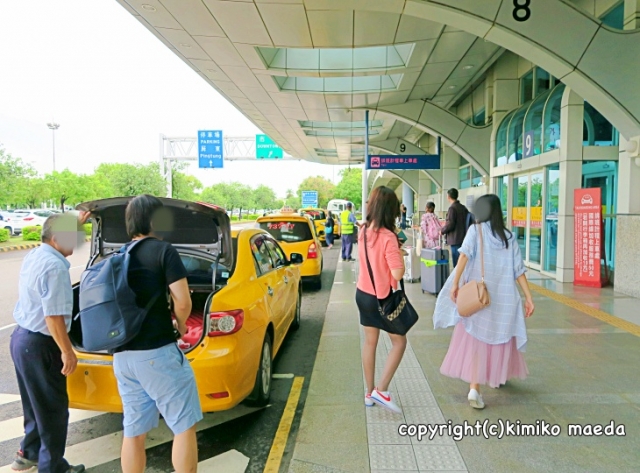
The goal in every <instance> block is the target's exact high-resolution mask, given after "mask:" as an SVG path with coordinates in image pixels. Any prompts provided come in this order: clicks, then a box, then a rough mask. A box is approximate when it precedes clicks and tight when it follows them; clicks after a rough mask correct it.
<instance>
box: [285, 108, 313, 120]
mask: <svg viewBox="0 0 640 473" xmlns="http://www.w3.org/2000/svg"><path fill="white" fill-rule="evenodd" d="M280 111H281V112H282V114H283V115H284V116H285V117H286V118H293V119H295V120H306V119H307V114H306V113H304V110H303V109H302V108H284V107H280Z"/></svg>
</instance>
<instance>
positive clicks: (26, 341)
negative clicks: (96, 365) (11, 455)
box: [11, 213, 89, 473]
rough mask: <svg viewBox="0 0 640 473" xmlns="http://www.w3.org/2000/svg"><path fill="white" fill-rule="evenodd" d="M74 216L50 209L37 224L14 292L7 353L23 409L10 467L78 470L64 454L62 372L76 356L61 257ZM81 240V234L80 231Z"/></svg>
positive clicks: (72, 241) (73, 233)
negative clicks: (36, 240)
mask: <svg viewBox="0 0 640 473" xmlns="http://www.w3.org/2000/svg"><path fill="white" fill-rule="evenodd" d="M88 216H89V215H88V214H86V213H83V214H81V215H80V216H79V217H78V219H77V220H76V218H74V217H72V216H70V215H69V214H54V215H52V216H50V217H49V218H47V220H46V221H45V223H44V225H43V226H42V245H41V246H40V247H38V248H36V249H35V250H32V251H31V252H30V253H29V254H27V256H26V257H25V259H24V262H23V263H22V269H21V270H20V282H19V295H18V303H17V304H16V307H15V310H14V313H13V316H14V318H15V320H16V322H17V324H18V326H17V327H16V329H15V331H14V332H13V334H12V335H11V357H12V358H13V363H14V365H15V369H16V376H17V378H18V387H19V389H20V397H21V400H22V409H23V411H24V426H25V436H24V439H23V440H22V443H21V444H20V451H19V452H18V454H17V456H16V459H15V461H14V462H13V465H11V468H12V469H13V470H16V471H27V470H31V469H33V468H34V467H36V466H37V467H38V471H39V472H40V473H78V472H83V471H84V470H85V468H84V466H83V465H77V466H71V465H69V463H68V462H67V461H66V460H65V459H64V451H65V444H66V440H67V427H68V424H69V397H68V394H67V378H66V377H67V376H69V375H70V374H71V373H73V372H74V370H75V369H76V365H77V363H78V360H77V358H76V355H75V353H74V352H73V348H72V346H71V341H70V340H69V335H68V333H69V329H70V328H71V316H72V312H73V291H72V289H71V277H70V275H69V266H70V264H69V262H68V261H67V259H66V258H67V257H68V256H71V255H72V254H73V250H74V248H75V246H76V244H77V242H78V232H77V222H78V221H79V222H80V223H84V222H85V221H86V220H87V218H88ZM82 238H83V239H84V234H83V236H82Z"/></svg>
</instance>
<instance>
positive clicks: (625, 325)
mask: <svg viewBox="0 0 640 473" xmlns="http://www.w3.org/2000/svg"><path fill="white" fill-rule="evenodd" d="M529 287H530V288H531V290H532V291H535V292H537V293H538V294H541V295H543V296H545V297H548V298H549V299H553V300H554V301H556V302H560V303H561V304H563V305H566V306H567V307H571V308H572V309H576V310H579V311H580V312H582V313H583V314H586V315H588V316H590V317H593V318H595V319H598V320H601V321H602V322H605V323H607V324H609V325H613V326H614V327H617V328H620V329H622V330H625V331H626V332H629V333H630V334H632V335H635V336H636V337H640V325H636V324H634V323H631V322H628V321H626V320H623V319H620V318H618V317H616V316H614V315H611V314H608V313H606V312H604V311H602V310H600V309H596V308H595V307H591V306H588V305H586V304H583V303H582V302H578V301H576V300H575V299H572V298H570V297H567V296H564V295H562V294H558V293H557V292H555V291H551V290H549V289H546V288H544V287H542V286H538V285H537V284H533V283H531V282H530V283H529Z"/></svg>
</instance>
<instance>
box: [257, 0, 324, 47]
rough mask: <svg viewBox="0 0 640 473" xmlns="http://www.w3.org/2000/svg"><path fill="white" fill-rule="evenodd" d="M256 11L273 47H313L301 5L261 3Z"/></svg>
mask: <svg viewBox="0 0 640 473" xmlns="http://www.w3.org/2000/svg"><path fill="white" fill-rule="evenodd" d="M258 9H259V10H260V14H261V15H262V20H263V21H264V24H265V25H266V26H267V30H268V31H269V35H270V36H271V39H272V41H273V44H274V45H275V46H279V47H297V48H311V47H313V44H312V43H311V33H310V32H309V28H308V26H307V15H306V12H305V10H304V6H303V5H281V4H272V3H262V4H259V5H258Z"/></svg>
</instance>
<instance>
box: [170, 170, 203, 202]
mask: <svg viewBox="0 0 640 473" xmlns="http://www.w3.org/2000/svg"><path fill="white" fill-rule="evenodd" d="M171 181H172V189H171V190H172V192H171V193H172V197H173V198H174V199H182V200H196V199H197V194H198V193H199V192H200V191H201V190H202V182H200V180H199V179H198V178H197V177H195V176H192V175H190V174H185V173H183V172H180V171H173V172H172V173H171Z"/></svg>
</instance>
